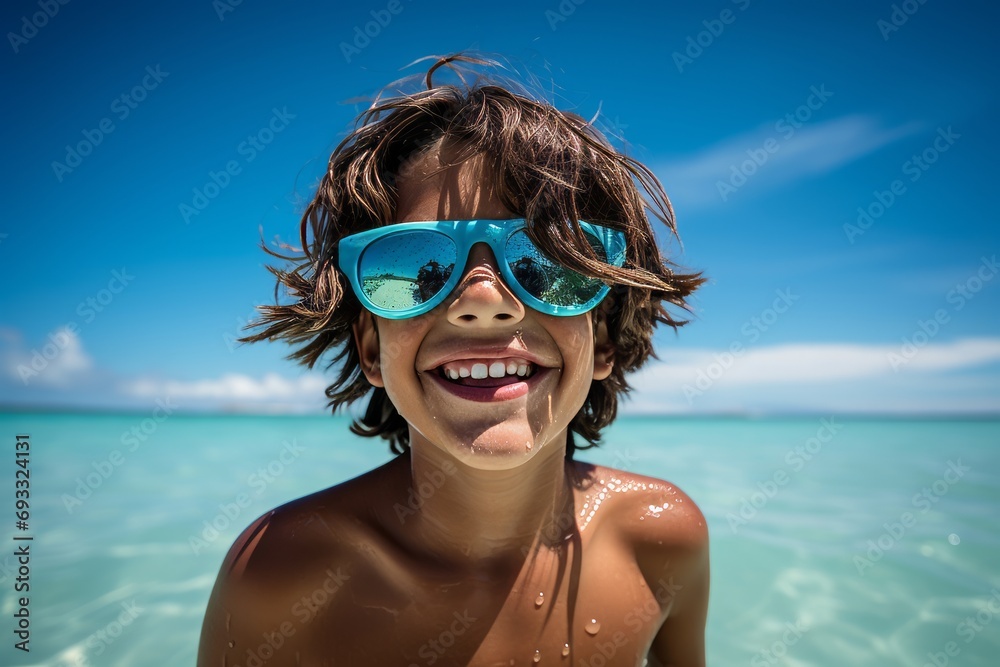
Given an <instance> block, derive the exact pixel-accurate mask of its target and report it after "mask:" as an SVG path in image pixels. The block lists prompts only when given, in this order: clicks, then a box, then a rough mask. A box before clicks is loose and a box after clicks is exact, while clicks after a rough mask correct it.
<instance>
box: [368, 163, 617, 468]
mask: <svg viewBox="0 0 1000 667" xmlns="http://www.w3.org/2000/svg"><path fill="white" fill-rule="evenodd" d="M438 160H439V155H438V153H437V152H432V153H431V154H430V155H429V156H428V157H427V158H425V159H424V160H422V161H421V162H420V163H419V164H417V165H415V166H414V167H413V168H412V169H411V170H409V171H408V172H407V173H405V174H403V175H401V176H400V178H399V180H398V182H397V187H398V193H399V197H398V205H397V215H396V218H397V221H398V222H417V221H427V220H465V219H508V218H516V217H518V216H517V215H515V214H513V213H511V212H510V211H508V210H507V209H506V208H504V206H503V204H502V203H501V202H500V201H499V200H498V199H497V198H496V196H495V195H494V193H493V192H492V191H491V189H490V186H489V182H488V179H487V178H486V177H485V175H484V172H483V169H482V165H481V163H480V160H479V159H478V158H473V159H470V160H468V161H466V162H464V163H462V164H460V165H458V166H455V167H452V168H449V169H447V170H445V171H443V172H441V173H438V174H434V175H428V174H429V173H430V171H431V170H433V169H435V168H437V167H438V166H439V162H438ZM593 316H594V311H591V312H589V313H586V314H584V315H578V316H575V317H556V316H552V315H545V314H542V313H540V312H538V311H536V310H533V309H531V308H528V307H527V306H525V305H524V304H523V303H521V302H520V301H519V300H518V299H517V297H516V296H515V295H514V294H513V293H512V292H511V291H510V289H508V287H507V285H506V284H504V282H503V280H502V279H501V277H500V272H499V270H498V269H497V265H496V259H495V258H494V256H493V253H492V251H491V250H490V248H489V247H488V246H487V245H486V244H483V243H479V244H476V245H475V246H474V247H473V249H472V251H471V252H470V254H469V257H468V260H467V264H466V266H465V272H464V274H463V276H462V279H461V281H460V282H459V284H458V286H457V287H456V288H455V290H454V291H453V292H452V293H451V294H450V295H449V296H448V298H447V299H446V300H445V301H444V303H442V304H441V305H440V306H438V307H437V308H435V309H434V310H432V311H430V312H428V313H426V314H424V315H420V316H418V317H414V318H410V319H403V320H388V319H383V318H379V317H376V316H374V315H372V314H370V313H368V312H367V311H363V312H362V315H361V317H360V318H359V320H358V322H357V323H356V325H355V337H356V339H357V341H358V347H359V351H360V353H361V362H362V369H363V371H364V373H365V375H366V376H367V377H368V380H369V381H370V382H371V383H372V384H373V385H375V386H378V387H385V389H386V392H387V393H388V395H389V398H390V399H391V400H392V402H393V405H395V406H396V409H397V410H398V411H399V413H400V415H402V416H403V418H404V419H405V420H406V421H407V423H408V424H409V426H410V445H411V447H421V446H426V445H432V446H436V447H439V448H442V449H444V450H446V451H447V452H448V453H449V454H451V455H453V456H455V457H456V458H458V459H459V460H461V461H463V462H465V463H466V464H467V465H470V466H473V467H478V468H484V469H502V468H510V467H514V466H517V465H519V464H520V463H523V462H524V461H525V460H527V459H529V458H531V457H533V456H535V455H536V454H537V453H538V452H539V451H542V450H545V449H546V448H548V447H553V446H556V447H558V446H561V445H563V444H564V443H565V434H566V429H567V427H568V425H569V423H570V421H571V420H572V419H573V417H574V416H575V415H576V414H577V412H578V411H579V409H580V407H581V406H582V405H583V403H584V401H585V399H586V397H587V392H588V391H589V389H590V385H591V382H592V381H594V380H602V379H604V378H606V377H607V376H608V375H609V374H610V373H611V368H612V364H613V354H614V350H613V347H612V345H611V344H610V343H609V341H608V335H607V329H606V327H605V325H604V324H603V322H601V323H599V324H598V326H597V328H596V330H595V327H594V324H593ZM477 365H479V366H480V367H479V369H478V373H477V369H476V368H475V366H477ZM499 365H503V366H504V367H505V368H507V369H514V368H515V367H516V366H522V367H523V366H527V374H526V375H518V372H517V371H515V372H514V373H513V374H511V373H510V372H509V371H508V372H507V373H506V374H504V377H502V378H494V377H492V376H494V375H496V374H498V372H497V371H498V370H499V368H500V366H499ZM483 366H485V368H486V369H487V370H488V372H489V375H490V376H491V377H489V378H486V379H477V378H476V377H475V376H476V375H477V374H479V375H481V374H482V372H483ZM465 369H467V370H469V371H470V372H471V374H472V377H471V378H470V379H465V378H462V377H459V378H458V379H457V380H454V379H449V377H448V376H450V375H452V374H454V373H462V374H464V370H465ZM519 370H521V369H519ZM482 385H491V386H489V387H483V386H482ZM550 453H551V452H550Z"/></svg>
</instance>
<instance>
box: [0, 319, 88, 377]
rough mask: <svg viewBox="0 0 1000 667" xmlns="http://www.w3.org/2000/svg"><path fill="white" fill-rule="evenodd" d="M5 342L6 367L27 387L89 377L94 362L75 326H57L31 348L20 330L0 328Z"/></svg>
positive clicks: (0, 333)
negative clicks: (27, 345)
mask: <svg viewBox="0 0 1000 667" xmlns="http://www.w3.org/2000/svg"><path fill="white" fill-rule="evenodd" d="M0 339H2V340H3V341H4V343H5V345H4V347H5V348H6V349H5V350H4V358H3V366H4V373H5V375H7V376H8V377H10V378H12V379H14V380H16V381H17V382H19V383H23V384H24V386H48V387H56V388H66V387H69V386H70V385H72V384H74V383H76V382H78V381H79V380H81V379H83V378H85V377H87V376H88V375H89V374H90V373H91V372H92V371H93V369H94V362H93V360H92V359H91V358H90V356H89V355H88V354H87V353H86V352H85V351H84V349H83V343H82V342H81V341H80V337H79V336H78V335H77V334H76V331H75V330H74V329H73V328H68V327H62V328H59V329H56V330H55V331H53V332H52V333H50V334H49V335H48V337H46V339H45V340H44V341H42V342H40V343H39V344H38V345H36V346H35V347H33V348H31V349H30V350H28V349H25V345H24V339H23V337H22V336H21V334H20V332H19V331H16V330H14V329H9V328H5V329H3V330H2V331H0Z"/></svg>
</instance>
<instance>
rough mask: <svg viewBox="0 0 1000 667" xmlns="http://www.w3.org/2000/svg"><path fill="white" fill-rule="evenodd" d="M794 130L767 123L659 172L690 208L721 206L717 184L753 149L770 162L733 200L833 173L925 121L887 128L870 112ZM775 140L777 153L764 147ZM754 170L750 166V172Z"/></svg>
mask: <svg viewBox="0 0 1000 667" xmlns="http://www.w3.org/2000/svg"><path fill="white" fill-rule="evenodd" d="M792 129H793V128H791V126H786V125H782V126H781V128H780V129H779V128H777V127H776V126H775V125H773V124H772V125H765V126H763V127H760V128H757V129H756V130H753V131H750V132H746V133H744V134H741V135H737V136H735V137H730V138H728V139H726V140H724V141H721V142H719V143H717V144H715V145H714V146H711V147H709V148H706V149H705V150H703V151H701V152H699V153H695V154H693V155H688V156H685V157H683V158H680V159H677V160H673V161H670V162H667V163H666V164H662V165H660V166H659V168H657V169H656V170H655V171H656V173H657V175H658V176H659V177H660V179H661V180H662V182H663V184H664V187H665V188H666V190H667V192H668V193H669V194H670V197H671V199H673V200H674V201H675V203H677V204H679V205H682V206H684V207H686V208H688V209H692V208H696V207H706V206H713V205H715V206H717V205H721V204H724V203H725V201H724V200H723V198H722V195H721V194H720V192H719V188H718V186H717V183H718V182H719V181H722V182H725V183H729V182H730V181H729V179H730V177H731V175H732V169H733V167H734V166H735V167H737V169H739V168H740V165H742V164H743V163H744V162H746V161H747V160H749V159H750V156H749V155H748V153H747V151H753V152H755V153H757V154H758V155H762V154H766V155H767V160H766V161H763V162H762V164H761V165H760V166H758V167H755V168H753V173H752V174H751V175H749V176H747V178H746V183H745V184H742V185H740V187H738V188H737V192H735V193H730V194H728V196H727V199H728V201H732V200H734V199H736V198H738V197H740V196H742V195H743V194H744V193H745V192H750V191H753V192H754V193H761V192H764V191H767V190H774V189H777V188H779V187H782V186H786V185H789V184H790V183H793V182H795V181H799V180H802V179H804V178H809V177H812V176H815V175H818V174H824V173H827V172H830V171H832V170H834V169H836V168H838V167H840V166H842V165H844V164H847V163H849V162H853V161H854V160H857V159H858V158H860V157H862V156H864V155H867V154H869V153H871V152H873V151H875V150H877V149H879V148H881V147H882V146H885V145H887V144H889V143H892V142H893V141H896V140H898V139H901V138H903V137H906V136H909V135H912V134H914V133H916V132H918V131H920V130H922V129H924V125H923V124H922V123H917V122H911V123H907V124H905V125H900V126H898V127H893V128H883V127H881V125H880V123H879V122H878V121H877V120H876V119H875V118H872V117H870V116H864V115H850V116H843V117H841V118H834V119H832V120H828V121H824V122H818V123H812V124H809V125H804V126H802V127H801V128H799V129H797V130H795V131H794V134H792V135H791V136H789V135H788V132H789V131H790V130H792ZM769 139H773V140H774V141H776V142H777V145H778V149H777V151H776V152H773V153H767V151H764V146H765V142H767V141H768V140H769ZM761 151H763V153H762V152H761ZM750 171H751V169H747V170H746V172H747V173H750Z"/></svg>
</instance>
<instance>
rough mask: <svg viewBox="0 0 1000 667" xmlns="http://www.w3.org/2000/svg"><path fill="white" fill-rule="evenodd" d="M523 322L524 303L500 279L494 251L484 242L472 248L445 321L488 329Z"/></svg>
mask: <svg viewBox="0 0 1000 667" xmlns="http://www.w3.org/2000/svg"><path fill="white" fill-rule="evenodd" d="M523 319H524V304H523V303H521V301H520V300H519V299H518V298H517V297H516V296H514V293H513V292H511V291H510V288H509V287H507V285H506V283H504V281H503V279H502V278H501V277H500V269H499V268H498V267H497V260H496V258H495V257H494V256H493V251H492V250H491V249H490V247H489V246H488V245H486V244H485V243H477V244H475V245H474V246H472V250H471V251H470V252H469V260H468V262H467V263H466V265H465V271H464V272H463V274H462V280H461V282H459V283H458V287H456V288H455V299H454V300H453V301H452V302H451V304H450V305H449V306H448V321H449V322H451V323H452V324H455V325H457V326H462V327H488V326H496V325H498V324H501V325H509V324H517V323H518V322H520V321H521V320H523Z"/></svg>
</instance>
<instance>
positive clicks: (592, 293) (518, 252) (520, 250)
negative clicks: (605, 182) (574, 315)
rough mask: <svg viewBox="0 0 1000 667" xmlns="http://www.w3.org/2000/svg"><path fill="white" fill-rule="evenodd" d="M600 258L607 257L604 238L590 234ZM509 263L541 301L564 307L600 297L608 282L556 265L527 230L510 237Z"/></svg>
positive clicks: (523, 285) (524, 284) (534, 295)
mask: <svg viewBox="0 0 1000 667" xmlns="http://www.w3.org/2000/svg"><path fill="white" fill-rule="evenodd" d="M587 237H588V239H589V240H590V243H591V245H592V246H593V247H594V252H595V253H597V258H598V259H599V260H601V261H604V260H605V252H604V246H603V245H602V244H601V242H600V240H599V239H597V238H595V237H593V236H591V235H590V234H588V235H587ZM506 253H507V263H508V264H509V265H510V270H511V273H513V274H514V278H515V279H516V280H517V282H518V283H519V284H520V285H521V287H523V288H524V289H525V291H527V292H528V294H530V295H531V296H533V297H535V298H536V299H538V300H539V301H542V302H544V303H547V304H550V305H553V306H562V307H570V308H572V307H576V306H582V305H584V304H586V303H589V302H590V301H591V300H592V299H593V298H594V297H596V296H597V295H598V294H599V293H600V291H601V289H602V288H603V287H604V283H603V282H601V281H600V280H597V279H595V278H589V277H587V276H584V275H581V274H579V273H577V272H575V271H572V270H570V269H567V268H565V267H563V266H560V265H559V264H556V263H555V262H553V261H552V260H551V259H549V258H548V257H546V256H545V255H543V254H542V252H541V250H539V249H538V248H537V247H536V246H535V244H534V243H532V241H531V239H530V238H529V237H528V234H527V232H525V231H523V230H522V231H519V232H515V233H514V234H512V235H511V236H510V238H509V239H508V240H507V248H506Z"/></svg>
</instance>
